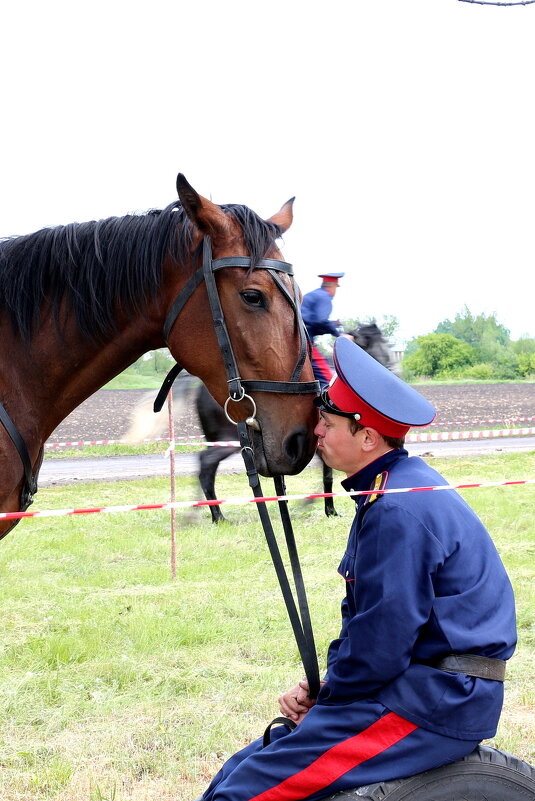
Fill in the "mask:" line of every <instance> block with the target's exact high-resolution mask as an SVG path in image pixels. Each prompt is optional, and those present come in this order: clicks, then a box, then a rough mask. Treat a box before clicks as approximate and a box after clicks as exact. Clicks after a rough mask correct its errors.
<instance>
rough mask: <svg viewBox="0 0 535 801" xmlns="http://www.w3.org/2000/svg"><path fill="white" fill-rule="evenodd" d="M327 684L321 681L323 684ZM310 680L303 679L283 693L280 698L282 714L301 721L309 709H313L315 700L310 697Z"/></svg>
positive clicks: (298, 721)
mask: <svg viewBox="0 0 535 801" xmlns="http://www.w3.org/2000/svg"><path fill="white" fill-rule="evenodd" d="M324 684H325V682H324V681H322V682H321V686H323V685H324ZM308 693H309V687H308V681H307V680H306V679H303V680H302V681H300V682H299V684H297V685H296V686H295V687H294V688H293V689H292V690H288V692H286V693H283V695H281V696H280V698H279V708H280V711H281V712H282V714H283V715H284V716H285V717H287V718H290V720H295V722H296V723H301V721H302V720H303V718H304V717H305V715H306V713H307V712H308V710H309V709H312V707H313V706H314V704H315V703H316V701H315V700H313V699H312V698H309V695H308Z"/></svg>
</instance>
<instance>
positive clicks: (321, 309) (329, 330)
mask: <svg viewBox="0 0 535 801" xmlns="http://www.w3.org/2000/svg"><path fill="white" fill-rule="evenodd" d="M332 309H333V298H332V295H331V294H330V293H329V292H327V290H326V289H322V288H321V287H319V288H318V289H314V290H313V291H312V292H307V294H306V295H305V296H304V298H303V303H302V305H301V315H302V317H303V322H304V323H305V325H306V328H307V331H308V333H309V336H310V338H311V339H314V337H317V336H320V334H332V335H333V337H337V336H338V333H339V332H338V328H337V327H336V325H335V324H334V322H333V321H332V320H329V316H330V314H331V312H332Z"/></svg>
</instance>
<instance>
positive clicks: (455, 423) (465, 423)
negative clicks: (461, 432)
mask: <svg viewBox="0 0 535 801" xmlns="http://www.w3.org/2000/svg"><path fill="white" fill-rule="evenodd" d="M532 420H535V417H508V418H507V419H506V420H504V419H503V418H501V419H497V420H492V419H491V420H450V421H446V420H435V425H436V426H484V425H488V423H494V424H495V423H530V422H531V421H532Z"/></svg>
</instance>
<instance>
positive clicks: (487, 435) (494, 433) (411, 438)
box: [45, 418, 535, 448]
mask: <svg viewBox="0 0 535 801" xmlns="http://www.w3.org/2000/svg"><path fill="white" fill-rule="evenodd" d="M531 419H535V418H531ZM488 422H492V421H488ZM533 435H535V427H533V428H499V429H498V428H496V429H492V428H491V429H488V430H486V431H438V432H436V433H425V432H424V433H421V434H407V436H406V437H405V442H444V441H451V440H467V439H493V438H494V437H526V436H533ZM192 440H197V442H192ZM170 441H171V440H170V439H169V437H156V438H155V439H142V440H137V441H136V442H132V441H127V440H125V439H92V440H80V441H78V442H46V443H45V448H77V447H82V446H84V445H134V444H144V443H147V444H148V443H151V442H170ZM190 444H191V445H199V446H200V445H202V446H203V447H205V448H228V447H236V448H238V447H239V446H240V443H239V442H238V441H237V440H229V441H221V442H206V441H205V439H204V438H203V437H202V436H200V435H198V436H191V437H182V436H181V437H176V438H175V445H190Z"/></svg>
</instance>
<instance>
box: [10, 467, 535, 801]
mask: <svg viewBox="0 0 535 801" xmlns="http://www.w3.org/2000/svg"><path fill="white" fill-rule="evenodd" d="M433 465H434V466H436V467H437V468H438V469H439V470H441V472H443V473H444V475H445V476H446V478H447V480H448V481H450V482H452V483H459V482H486V481H501V480H514V479H526V478H533V477H534V476H535V454H501V455H500V454H498V455H496V456H489V457H482V458H478V459H470V458H465V459H459V460H438V459H435V460H433ZM263 483H264V490H265V492H266V493H271V492H272V484H271V482H269V481H267V480H264V482H263ZM320 484H321V477H320V473H319V470H316V469H309V470H307V471H305V473H304V474H302V475H301V476H298V477H294V478H290V479H288V492H289V493H290V494H291V493H298V492H309V491H314V490H315V489H317V490H319V488H320ZM534 489H535V488H534V485H524V486H516V487H497V488H480V489H474V490H470V491H465V492H464V495H465V497H466V498H467V500H468V502H469V503H470V504H471V505H472V506H473V507H474V508H475V509H476V511H477V512H478V514H479V515H480V516H481V517H482V519H483V520H484V522H485V523H486V525H487V526H488V528H489V530H490V531H491V532H492V535H493V537H494V540H495V542H496V544H497V546H498V548H499V550H500V552H501V554H502V557H503V559H504V561H505V564H506V566H507V568H508V571H509V574H510V576H511V579H512V581H513V583H514V587H515V591H516V597H517V607H518V625H519V635H520V641H519V647H518V651H517V654H516V656H515V657H514V659H513V660H512V662H511V663H510V667H509V671H508V679H507V682H506V703H505V709H504V713H503V716H502V721H501V724H500V730H499V733H498V736H497V737H496V740H495V742H494V743H493V744H495V745H497V746H498V747H500V748H503V749H504V750H507V751H510V752H514V753H515V754H516V755H518V756H520V757H522V758H524V759H527V760H528V761H534V758H535V753H534V751H533V743H534V742H535V711H534V704H535V689H534V688H535V648H534V645H535V581H534V579H535V559H534V553H535V526H534V523H533V511H532V510H533V500H534V496H533V493H534ZM218 490H219V495H220V497H227V498H230V497H237V496H249V495H250V491H249V489H248V487H247V483H246V481H245V480H244V478H243V477H242V476H224V475H221V476H219V478H218ZM176 494H177V498H178V499H183V500H188V499H190V500H193V499H197V498H199V497H200V494H199V490H198V488H197V484H196V480H194V479H183V478H177V490H176ZM167 500H169V482H168V481H166V480H164V479H161V480H159V479H158V480H156V479H154V480H146V481H139V482H137V481H132V482H114V483H110V484H96V483H93V484H81V485H76V486H69V487H57V488H50V489H42V490H40V491H39V494H38V497H37V502H36V504H35V505H34V507H32V510H36V509H37V508H38V509H52V508H58V509H63V508H80V507H88V506H89V507H90V506H101V505H105V506H109V505H114V504H128V503H131V504H140V503H142V504H145V503H151V502H154V503H162V502H166V501H167ZM352 507H353V504H352V502H351V501H350V500H349V499H345V498H344V499H337V508H338V510H339V512H340V513H341V516H340V517H338V518H330V519H327V518H325V516H324V515H323V511H322V505H321V502H316V503H315V504H310V505H305V504H303V503H301V502H293V503H292V505H291V512H292V517H293V519H294V525H295V531H296V537H297V540H298V545H299V549H300V554H301V558H302V563H303V570H304V574H305V579H306V582H307V588H308V593H309V601H310V605H311V610H312V618H313V623H314V628H315V634H316V641H317V646H318V651H319V656H320V663H321V664H322V666H323V664H324V658H325V653H326V649H327V646H328V643H329V641H330V640H331V639H332V638H333V637H334V636H336V635H337V633H338V625H339V603H340V600H341V597H342V593H343V588H342V586H341V581H340V579H339V576H338V575H337V573H336V568H337V565H338V562H339V559H340V557H341V554H342V552H343V548H344V544H345V540H346V537H347V531H348V528H349V525H350V522H351V519H352ZM224 512H225V514H226V516H227V517H228V522H227V523H225V524H223V525H221V526H220V527H217V528H216V527H214V526H212V525H211V524H210V522H209V519H210V518H209V511H208V509H206V508H205V509H197V510H187V511H180V512H178V513H177V578H176V580H175V581H174V580H173V579H172V577H171V569H170V549H171V543H170V513H169V512H166V511H146V512H136V513H133V512H130V513H121V514H95V515H77V516H69V517H67V516H64V517H57V518H35V519H31V520H25V521H23V522H21V523H20V524H19V525H18V526H17V528H16V529H15V530H14V531H13V532H12V533H11V534H9V535H8V536H7V537H6V538H5V539H4V540H3V541H2V542H1V543H0V571H1V584H0V594H1V607H2V628H3V636H2V641H1V646H0V697H1V705H0V708H1V713H0V714H1V718H0V762H1V766H2V782H1V784H0V799H2V801H4V799H5V800H6V801H7V800H8V799H9V801H41V800H44V799H46V800H47V801H104V799H105V800H106V801H112V799H113V801H156V800H157V801H170V800H171V799H173V801H192V799H194V798H196V797H197V795H199V793H200V792H201V791H202V790H203V789H204V788H205V786H206V784H207V782H208V780H209V779H210V778H211V776H212V775H213V774H214V773H215V772H216V771H217V770H218V768H219V766H220V765H221V763H222V761H223V760H224V759H226V758H227V757H228V756H229V755H230V754H231V753H233V752H234V751H235V750H237V749H238V748H240V747H241V746H243V745H244V744H246V743H247V742H248V741H250V740H251V739H253V738H256V737H257V736H260V734H261V733H262V732H263V729H264V728H265V726H266V724H267V723H268V722H269V721H270V720H271V719H272V718H273V717H275V715H276V714H278V705H277V697H278V695H279V694H280V692H281V691H283V690H286V689H288V688H289V687H290V686H293V684H295V681H296V680H297V679H298V678H300V677H301V674H302V668H301V665H300V660H299V656H298V653H297V649H296V646H295V644H294V640H293V634H292V632H291V627H290V624H289V622H288V620H287V616H286V610H285V607H284V603H283V601H282V597H281V594H280V590H279V588H278V584H277V580H276V577H275V573H274V569H273V567H272V565H271V560H270V557H269V554H268V551H267V546H266V545H265V543H264V540H263V534H262V532H261V529H260V527H259V523H258V522H257V516H256V509H255V508H254V507H253V505H246V506H230V505H229V506H227V507H224Z"/></svg>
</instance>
